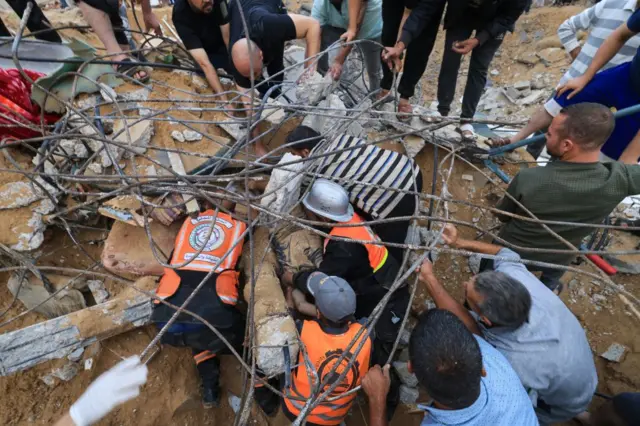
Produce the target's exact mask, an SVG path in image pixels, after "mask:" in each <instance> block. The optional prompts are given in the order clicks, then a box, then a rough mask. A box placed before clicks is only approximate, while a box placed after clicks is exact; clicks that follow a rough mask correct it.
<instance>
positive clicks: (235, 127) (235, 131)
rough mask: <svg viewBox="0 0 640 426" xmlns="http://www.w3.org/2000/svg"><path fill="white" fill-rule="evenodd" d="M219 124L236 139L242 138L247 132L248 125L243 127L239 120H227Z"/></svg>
mask: <svg viewBox="0 0 640 426" xmlns="http://www.w3.org/2000/svg"><path fill="white" fill-rule="evenodd" d="M218 126H220V128H221V129H222V130H224V131H225V132H227V133H228V134H229V136H231V137H232V138H234V139H235V140H237V141H238V140H240V139H242V138H243V137H244V135H245V134H246V133H247V129H246V127H243V126H242V125H241V124H240V123H238V122H237V120H226V121H223V122H221V123H218Z"/></svg>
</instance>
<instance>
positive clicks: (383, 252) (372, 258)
mask: <svg viewBox="0 0 640 426" xmlns="http://www.w3.org/2000/svg"><path fill="white" fill-rule="evenodd" d="M363 222H364V220H362V218H361V217H360V216H358V214H357V213H354V214H353V217H352V218H351V220H350V221H349V222H344V223H348V224H355V223H363ZM329 235H333V236H336V237H344V238H350V239H352V240H361V241H371V243H368V244H364V248H366V249H367V253H368V254H369V264H370V265H371V269H373V272H378V270H379V269H380V268H382V266H383V265H384V264H385V262H386V261H387V258H388V257H389V251H388V250H387V248H386V247H385V246H383V245H380V244H375V243H376V242H380V238H379V237H378V236H377V235H376V234H375V233H374V232H373V231H372V230H371V228H369V227H368V226H366V225H362V226H350V227H337V226H336V227H335V228H333V229H332V230H331V232H330V233H329ZM329 241H331V240H330V239H329V238H327V239H325V241H324V248H325V250H326V248H327V244H329Z"/></svg>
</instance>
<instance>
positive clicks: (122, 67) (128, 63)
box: [116, 58, 151, 83]
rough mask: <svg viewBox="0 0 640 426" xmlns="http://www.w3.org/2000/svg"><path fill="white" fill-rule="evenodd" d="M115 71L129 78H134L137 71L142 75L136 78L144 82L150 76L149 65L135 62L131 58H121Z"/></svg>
mask: <svg viewBox="0 0 640 426" xmlns="http://www.w3.org/2000/svg"><path fill="white" fill-rule="evenodd" d="M116 71H117V72H119V73H122V74H124V75H126V76H127V77H131V78H136V74H137V73H144V77H142V78H138V79H137V80H138V81H140V82H141V83H146V82H148V81H149V79H150V78H151V67H148V66H145V65H139V64H136V63H134V62H133V60H131V58H125V59H123V60H121V61H120V63H119V64H118V65H117V66H116Z"/></svg>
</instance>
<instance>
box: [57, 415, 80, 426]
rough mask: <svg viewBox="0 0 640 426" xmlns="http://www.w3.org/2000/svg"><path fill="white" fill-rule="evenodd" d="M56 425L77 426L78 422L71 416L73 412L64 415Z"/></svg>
mask: <svg viewBox="0 0 640 426" xmlns="http://www.w3.org/2000/svg"><path fill="white" fill-rule="evenodd" d="M54 426H76V424H75V422H74V421H73V419H72V418H71V414H69V413H67V414H65V416H64V417H62V418H61V419H60V420H58V421H57V422H56V424H55V425H54Z"/></svg>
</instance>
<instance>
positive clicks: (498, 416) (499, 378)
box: [420, 336, 538, 426]
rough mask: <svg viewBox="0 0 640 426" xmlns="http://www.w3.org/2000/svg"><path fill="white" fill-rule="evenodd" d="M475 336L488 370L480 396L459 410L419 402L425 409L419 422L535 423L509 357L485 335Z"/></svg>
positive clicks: (466, 425)
mask: <svg viewBox="0 0 640 426" xmlns="http://www.w3.org/2000/svg"><path fill="white" fill-rule="evenodd" d="M474 337H475V338H476V340H477V341H478V345H480V353H481V354H482V366H483V367H484V370H485V372H486V373H487V374H486V376H485V377H482V378H481V379H480V396H478V399H477V400H476V401H475V402H474V403H473V404H471V406H469V407H467V408H463V409H461V410H441V409H438V408H434V407H426V406H420V408H421V409H423V410H425V411H427V414H425V416H424V420H423V421H422V426H431V425H456V426H488V425H491V426H514V425H518V426H538V420H537V419H536V415H535V413H534V411H533V406H532V405H531V400H530V399H529V396H528V395H527V392H526V391H525V389H524V387H522V384H521V383H520V379H518V375H517V374H516V372H515V371H513V368H511V365H509V361H507V359H506V358H505V357H504V356H503V355H502V354H501V353H500V352H498V350H496V349H495V348H494V347H493V346H491V345H490V344H489V343H487V342H486V341H485V340H484V339H482V338H481V337H478V336H474Z"/></svg>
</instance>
